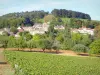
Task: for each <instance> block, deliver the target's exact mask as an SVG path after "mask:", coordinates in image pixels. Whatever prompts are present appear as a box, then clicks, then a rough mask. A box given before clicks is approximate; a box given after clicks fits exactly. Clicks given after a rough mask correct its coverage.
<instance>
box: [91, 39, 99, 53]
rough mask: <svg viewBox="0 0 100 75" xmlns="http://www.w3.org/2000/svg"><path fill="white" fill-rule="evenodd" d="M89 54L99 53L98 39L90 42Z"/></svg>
mask: <svg viewBox="0 0 100 75" xmlns="http://www.w3.org/2000/svg"><path fill="white" fill-rule="evenodd" d="M89 47H90V51H89V53H90V54H99V53H100V39H99V40H96V41H94V42H92V43H91V44H90V46H89Z"/></svg>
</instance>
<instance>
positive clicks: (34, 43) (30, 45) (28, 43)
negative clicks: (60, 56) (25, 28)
mask: <svg viewBox="0 0 100 75" xmlns="http://www.w3.org/2000/svg"><path fill="white" fill-rule="evenodd" d="M27 47H28V48H30V50H31V49H32V48H35V47H36V42H35V41H33V40H30V41H28V42H27Z"/></svg>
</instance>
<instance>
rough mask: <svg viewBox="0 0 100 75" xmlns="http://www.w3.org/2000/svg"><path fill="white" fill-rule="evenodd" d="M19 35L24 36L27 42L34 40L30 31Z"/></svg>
mask: <svg viewBox="0 0 100 75" xmlns="http://www.w3.org/2000/svg"><path fill="white" fill-rule="evenodd" d="M19 35H20V36H22V37H23V38H24V39H25V40H26V41H29V40H31V39H32V38H33V36H32V35H31V34H30V33H29V32H28V31H24V32H20V33H19Z"/></svg>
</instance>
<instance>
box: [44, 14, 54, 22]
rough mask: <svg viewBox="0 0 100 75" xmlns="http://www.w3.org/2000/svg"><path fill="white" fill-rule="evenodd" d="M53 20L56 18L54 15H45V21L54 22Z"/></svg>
mask: <svg viewBox="0 0 100 75" xmlns="http://www.w3.org/2000/svg"><path fill="white" fill-rule="evenodd" d="M53 20H56V19H55V17H54V16H53V15H46V16H45V17H44V22H52V21H53Z"/></svg>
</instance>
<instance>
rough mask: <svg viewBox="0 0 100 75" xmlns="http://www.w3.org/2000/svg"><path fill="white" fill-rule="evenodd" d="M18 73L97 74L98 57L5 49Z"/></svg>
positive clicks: (24, 74)
mask: <svg viewBox="0 0 100 75" xmlns="http://www.w3.org/2000/svg"><path fill="white" fill-rule="evenodd" d="M4 54H5V56H6V58H7V60H8V61H9V62H10V64H12V66H13V67H14V68H15V65H17V66H18V67H17V68H16V69H15V71H16V72H17V74H18V75H20V74H21V75H99V74H100V58H91V57H84V58H83V57H72V56H58V55H53V54H44V53H35V52H21V51H20V52H18V51H5V52H4Z"/></svg>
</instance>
